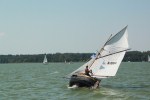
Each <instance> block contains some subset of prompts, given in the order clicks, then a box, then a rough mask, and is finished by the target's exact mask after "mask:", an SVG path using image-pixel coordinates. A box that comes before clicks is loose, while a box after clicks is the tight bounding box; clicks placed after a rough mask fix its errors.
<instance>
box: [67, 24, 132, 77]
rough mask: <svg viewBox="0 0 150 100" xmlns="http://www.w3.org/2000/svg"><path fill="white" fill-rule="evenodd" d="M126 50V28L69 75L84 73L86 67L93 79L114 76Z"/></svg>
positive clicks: (127, 45)
mask: <svg viewBox="0 0 150 100" xmlns="http://www.w3.org/2000/svg"><path fill="white" fill-rule="evenodd" d="M128 49H129V44H128V32H127V26H126V27H125V28H123V29H122V30H121V31H120V32H118V33H117V34H116V35H114V36H111V37H110V38H109V39H108V41H107V42H106V43H105V44H104V46H103V47H102V48H101V49H100V50H99V51H98V52H97V54H96V57H95V58H92V59H91V60H90V61H88V62H87V63H85V64H84V65H83V66H81V67H80V68H79V69H77V70H75V71H74V72H72V73H71V74H70V75H72V74H75V73H84V69H85V67H86V66H88V67H89V69H90V70H92V72H93V77H96V78H107V77H110V76H115V75H116V73H117V71H118V68H119V66H120V64H121V62H122V60H123V58H124V55H125V53H126V51H127V50H128Z"/></svg>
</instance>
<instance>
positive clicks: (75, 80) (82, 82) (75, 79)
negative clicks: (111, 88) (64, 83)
mask: <svg viewBox="0 0 150 100" xmlns="http://www.w3.org/2000/svg"><path fill="white" fill-rule="evenodd" d="M96 82H98V84H99V81H98V80H97V79H96V78H92V77H90V76H87V75H72V76H71V79H70V82H69V86H73V85H77V86H78V87H92V86H94V85H95V83H96Z"/></svg>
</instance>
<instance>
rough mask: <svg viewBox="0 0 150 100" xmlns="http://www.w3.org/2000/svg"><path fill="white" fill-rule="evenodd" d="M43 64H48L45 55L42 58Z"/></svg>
mask: <svg viewBox="0 0 150 100" xmlns="http://www.w3.org/2000/svg"><path fill="white" fill-rule="evenodd" d="M43 64H48V61H47V57H46V54H45V56H44V60H43Z"/></svg>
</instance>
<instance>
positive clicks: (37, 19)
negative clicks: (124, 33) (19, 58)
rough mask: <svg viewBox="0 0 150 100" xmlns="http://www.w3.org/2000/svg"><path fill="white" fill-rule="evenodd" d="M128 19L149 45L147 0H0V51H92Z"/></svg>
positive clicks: (136, 42)
mask: <svg viewBox="0 0 150 100" xmlns="http://www.w3.org/2000/svg"><path fill="white" fill-rule="evenodd" d="M126 25H128V33H129V45H130V48H132V50H140V51H148V50H150V0H0V54H41V53H56V52H60V53H69V52H72V53H89V52H90V53H92V52H96V50H98V49H99V48H100V47H102V45H103V44H104V43H105V41H106V40H107V38H108V37H109V35H110V34H111V33H116V32H118V31H120V30H121V29H122V28H123V27H124V26H126Z"/></svg>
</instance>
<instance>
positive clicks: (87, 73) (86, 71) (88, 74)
mask: <svg viewBox="0 0 150 100" xmlns="http://www.w3.org/2000/svg"><path fill="white" fill-rule="evenodd" d="M90 73H91V74H93V73H92V70H89V69H88V66H86V68H85V75H87V76H91V75H90Z"/></svg>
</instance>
